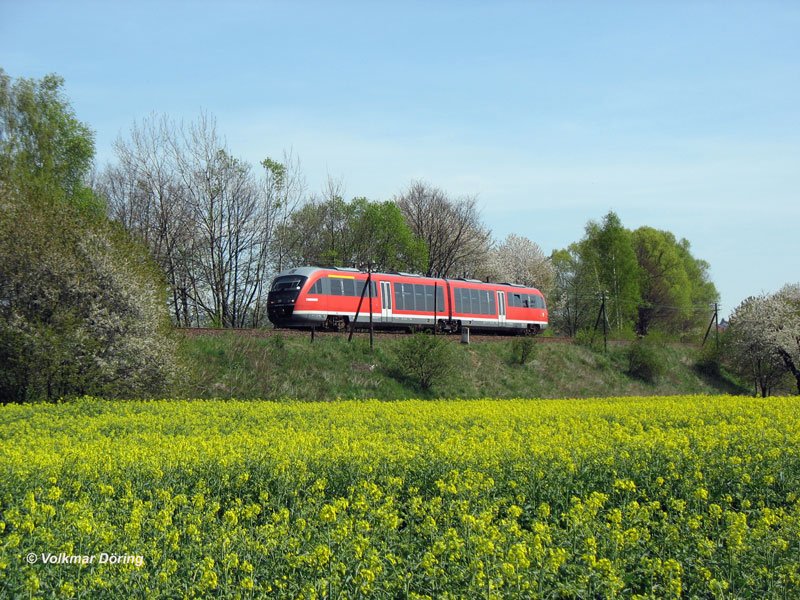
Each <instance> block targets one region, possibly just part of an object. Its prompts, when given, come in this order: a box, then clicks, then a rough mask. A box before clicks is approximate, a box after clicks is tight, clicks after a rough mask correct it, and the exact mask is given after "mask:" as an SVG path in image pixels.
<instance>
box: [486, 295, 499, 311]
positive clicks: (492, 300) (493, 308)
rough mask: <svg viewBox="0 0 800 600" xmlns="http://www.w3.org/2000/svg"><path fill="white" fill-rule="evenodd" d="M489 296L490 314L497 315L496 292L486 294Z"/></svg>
mask: <svg viewBox="0 0 800 600" xmlns="http://www.w3.org/2000/svg"><path fill="white" fill-rule="evenodd" d="M486 294H487V295H488V296H489V314H490V315H496V314H497V305H496V304H495V296H496V295H497V294H495V293H494V292H486Z"/></svg>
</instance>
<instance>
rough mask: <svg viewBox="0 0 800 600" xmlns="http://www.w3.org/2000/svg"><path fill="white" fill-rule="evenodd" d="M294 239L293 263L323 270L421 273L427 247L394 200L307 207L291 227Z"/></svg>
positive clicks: (339, 200) (331, 200)
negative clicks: (348, 268)
mask: <svg viewBox="0 0 800 600" xmlns="http://www.w3.org/2000/svg"><path fill="white" fill-rule="evenodd" d="M287 229H288V231H289V233H287V232H283V233H282V235H284V236H287V235H289V236H291V235H293V236H294V243H293V245H292V246H293V251H292V257H291V261H292V262H293V263H294V264H309V265H319V266H334V267H339V266H353V265H357V266H366V265H368V264H371V265H372V268H373V269H374V270H376V271H417V272H418V271H420V270H421V269H422V268H424V266H425V262H426V260H427V250H426V246H425V244H424V243H423V242H422V241H421V240H419V239H417V238H416V237H415V236H414V235H413V233H412V232H411V229H409V227H408V225H407V224H406V222H405V220H404V219H403V215H402V213H401V212H400V209H399V208H398V207H397V205H395V204H394V203H393V202H370V201H369V200H367V199H366V198H354V199H353V200H352V201H351V202H345V201H344V200H343V199H342V198H341V197H339V196H332V197H330V198H328V199H326V200H324V201H320V202H316V203H311V204H307V205H305V206H304V207H303V208H301V209H300V210H298V211H297V212H295V213H294V214H293V215H292V217H291V219H290V222H289V224H288V226H287Z"/></svg>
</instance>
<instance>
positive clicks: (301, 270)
mask: <svg viewBox="0 0 800 600" xmlns="http://www.w3.org/2000/svg"><path fill="white" fill-rule="evenodd" d="M317 271H341V272H343V273H360V274H363V275H366V274H367V271H362V270H361V269H356V268H354V267H310V266H304V267H295V268H293V269H287V270H285V271H281V272H280V273H278V274H277V275H276V276H275V277H285V276H287V275H301V276H303V277H310V276H311V275H312V274H313V273H316V272H317ZM373 275H389V276H393V277H414V278H426V279H441V280H443V281H452V282H462V283H473V284H480V285H496V286H498V285H499V286H505V287H513V288H518V289H528V290H537V288H536V287H534V286H527V285H523V284H521V283H508V282H502V283H498V282H494V281H481V280H480V279H467V278H465V277H457V278H453V277H425V276H424V275H420V274H419V273H403V272H397V271H389V272H383V271H374V272H373ZM537 291H538V290H537Z"/></svg>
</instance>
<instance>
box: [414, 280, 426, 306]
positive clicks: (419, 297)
mask: <svg viewBox="0 0 800 600" xmlns="http://www.w3.org/2000/svg"><path fill="white" fill-rule="evenodd" d="M414 309H415V310H425V286H424V285H420V284H418V283H415V284H414Z"/></svg>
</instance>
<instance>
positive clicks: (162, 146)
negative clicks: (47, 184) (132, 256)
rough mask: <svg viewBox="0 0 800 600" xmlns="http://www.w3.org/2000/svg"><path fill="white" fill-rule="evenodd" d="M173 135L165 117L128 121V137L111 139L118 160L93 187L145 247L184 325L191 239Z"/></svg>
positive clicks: (187, 309)
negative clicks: (175, 156)
mask: <svg viewBox="0 0 800 600" xmlns="http://www.w3.org/2000/svg"><path fill="white" fill-rule="evenodd" d="M174 138H175V130H174V127H173V126H172V125H171V124H170V123H169V121H168V120H167V119H166V118H165V117H157V116H155V115H152V116H151V117H150V118H148V119H146V120H145V121H144V122H143V123H141V124H138V123H134V125H133V127H132V128H131V131H130V138H129V139H128V140H124V139H122V138H119V139H117V141H116V142H115V144H114V148H115V152H116V155H117V160H118V162H117V164H115V165H113V166H108V167H107V168H106V170H105V171H104V172H103V174H102V176H101V177H100V178H99V181H98V183H97V188H98V190H99V191H100V193H101V194H102V195H103V196H104V197H105V198H106V199H107V201H108V204H109V213H110V216H111V218H112V219H115V220H116V221H118V222H119V223H121V224H122V225H123V227H124V228H125V229H127V230H128V231H129V232H131V233H132V234H134V235H135V236H137V237H138V238H139V239H141V240H143V241H144V242H145V243H146V244H147V246H148V247H149V248H150V251H151V253H152V254H153V257H154V258H155V259H156V261H157V262H158V263H159V265H160V266H161V268H162V269H163V270H164V274H165V276H166V278H167V282H168V284H169V286H170V292H171V298H170V304H171V306H170V308H171V311H172V313H173V315H174V318H175V321H176V322H177V323H178V324H180V325H188V324H189V323H190V321H191V310H190V304H191V300H190V275H189V262H188V261H189V259H190V257H191V254H192V248H193V245H194V243H193V242H194V240H193V237H192V234H193V228H192V225H191V222H190V215H189V213H188V211H187V206H186V202H185V189H184V188H183V186H182V185H181V182H180V180H179V179H178V177H177V173H176V168H175V161H174V156H173V154H172V153H171V151H170V148H171V146H172V144H173V141H174Z"/></svg>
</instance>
